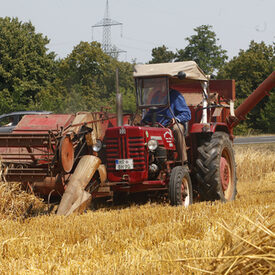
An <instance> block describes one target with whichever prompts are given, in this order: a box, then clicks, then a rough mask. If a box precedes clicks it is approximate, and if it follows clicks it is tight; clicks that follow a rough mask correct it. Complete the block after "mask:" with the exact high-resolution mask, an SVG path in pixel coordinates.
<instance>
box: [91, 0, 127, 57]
mask: <svg viewBox="0 0 275 275" xmlns="http://www.w3.org/2000/svg"><path fill="white" fill-rule="evenodd" d="M122 25H123V24H122V23H120V22H118V21H116V20H113V19H111V18H110V14H109V1H108V0H107V1H106V8H105V13H104V17H103V19H101V20H100V21H99V22H98V23H96V24H95V25H93V26H92V30H93V29H94V28H98V27H102V28H103V36H102V50H103V52H105V53H106V54H108V55H110V56H112V57H114V58H118V55H119V54H120V53H123V52H126V51H124V50H121V49H119V48H117V47H116V46H115V45H112V43H111V27H112V26H121V27H122Z"/></svg>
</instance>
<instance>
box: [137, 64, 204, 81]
mask: <svg viewBox="0 0 275 275" xmlns="http://www.w3.org/2000/svg"><path fill="white" fill-rule="evenodd" d="M181 71H183V72H184V73H185V74H186V77H185V79H189V80H198V81H208V79H207V77H206V75H205V74H204V72H203V71H202V69H201V68H200V67H199V66H198V65H197V63H196V62H195V61H183V62H174V63H158V64H145V65H144V64H142V65H141V64H138V65H135V67H134V77H135V78H137V77H150V76H151V77H156V76H170V77H176V76H177V75H178V73H179V72H181Z"/></svg>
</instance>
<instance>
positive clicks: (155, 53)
mask: <svg viewBox="0 0 275 275" xmlns="http://www.w3.org/2000/svg"><path fill="white" fill-rule="evenodd" d="M151 55H152V57H153V58H152V60H151V61H149V63H150V64H154V63H165V62H172V61H173V60H174V58H175V54H174V53H173V52H172V51H168V48H167V47H166V46H164V45H163V46H162V47H157V48H154V49H153V50H152V54H151Z"/></svg>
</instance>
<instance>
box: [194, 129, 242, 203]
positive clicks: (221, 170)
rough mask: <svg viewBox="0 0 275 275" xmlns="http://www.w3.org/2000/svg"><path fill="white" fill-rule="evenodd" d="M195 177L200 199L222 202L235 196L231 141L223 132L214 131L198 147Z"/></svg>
mask: <svg viewBox="0 0 275 275" xmlns="http://www.w3.org/2000/svg"><path fill="white" fill-rule="evenodd" d="M196 165H197V173H196V176H197V179H198V181H199V194H200V198H201V199H202V200H207V201H214V200H221V201H223V202H226V201H232V200H234V199H235V197H236V193H237V190H236V185H237V178H236V163H235V158H234V151H233V146H232V142H231V141H230V140H229V136H228V134H227V133H225V132H216V133H214V134H213V135H212V137H211V139H210V140H209V141H205V142H204V143H203V144H202V145H201V146H200V147H199V148H198V158H197V160H196Z"/></svg>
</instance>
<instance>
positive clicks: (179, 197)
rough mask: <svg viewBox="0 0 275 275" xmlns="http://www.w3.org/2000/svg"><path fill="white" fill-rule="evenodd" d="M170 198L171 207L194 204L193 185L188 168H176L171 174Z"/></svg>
mask: <svg viewBox="0 0 275 275" xmlns="http://www.w3.org/2000/svg"><path fill="white" fill-rule="evenodd" d="M168 196H169V199H170V203H171V205H184V206H185V207H187V206H189V205H190V204H192V203H193V191H192V183H191V178H190V175H189V171H188V168H187V167H184V166H177V167H174V168H173V170H172V173H171V177H170V182H169V188H168Z"/></svg>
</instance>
